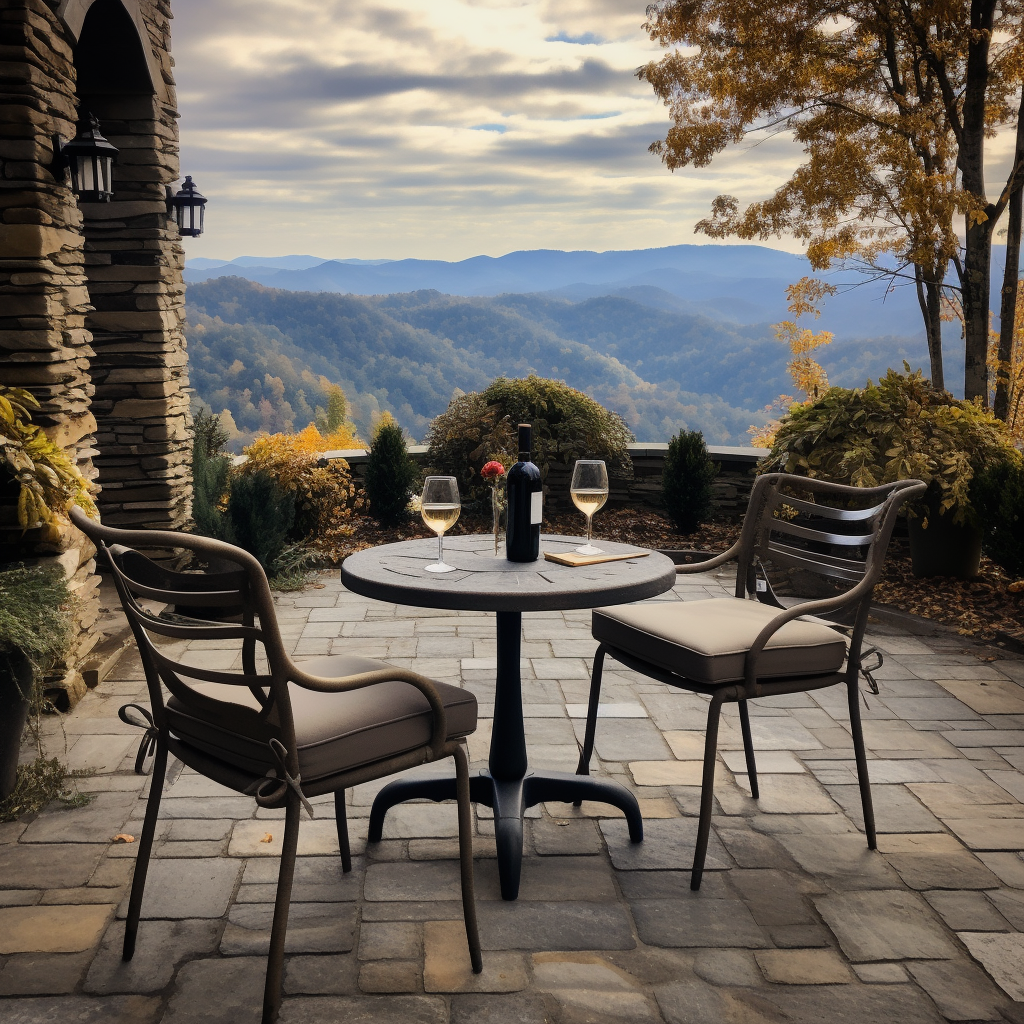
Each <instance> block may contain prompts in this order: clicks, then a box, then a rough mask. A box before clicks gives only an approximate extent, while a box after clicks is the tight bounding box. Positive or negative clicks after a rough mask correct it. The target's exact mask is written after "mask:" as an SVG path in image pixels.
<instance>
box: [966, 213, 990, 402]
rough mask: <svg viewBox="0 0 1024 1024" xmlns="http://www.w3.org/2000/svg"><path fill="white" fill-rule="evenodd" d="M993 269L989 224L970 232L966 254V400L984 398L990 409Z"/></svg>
mask: <svg viewBox="0 0 1024 1024" xmlns="http://www.w3.org/2000/svg"><path fill="white" fill-rule="evenodd" d="M991 269H992V228H991V225H990V224H989V222H988V221H984V222H982V223H980V224H978V223H975V224H973V225H972V226H971V227H970V228H969V229H968V231H967V250H966V252H965V254H964V283H963V297H964V334H965V337H966V343H965V352H964V398H966V399H967V400H968V401H970V400H971V399H974V398H979V399H981V404H982V407H983V408H988V332H989V278H990V274H991Z"/></svg>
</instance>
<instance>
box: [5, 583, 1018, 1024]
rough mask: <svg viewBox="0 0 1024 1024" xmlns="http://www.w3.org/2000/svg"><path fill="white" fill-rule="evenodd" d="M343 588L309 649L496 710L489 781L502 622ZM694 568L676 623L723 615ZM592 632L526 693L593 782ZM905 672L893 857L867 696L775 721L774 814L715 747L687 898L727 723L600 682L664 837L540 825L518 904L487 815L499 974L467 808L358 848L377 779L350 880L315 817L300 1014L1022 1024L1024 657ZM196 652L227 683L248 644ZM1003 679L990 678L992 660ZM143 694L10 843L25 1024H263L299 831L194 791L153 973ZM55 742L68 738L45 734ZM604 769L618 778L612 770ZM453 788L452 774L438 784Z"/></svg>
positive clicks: (536, 648)
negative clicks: (285, 858)
mask: <svg viewBox="0 0 1024 1024" xmlns="http://www.w3.org/2000/svg"><path fill="white" fill-rule="evenodd" d="M322 582H323V585H322V587H321V588H319V589H309V590H306V591H305V592H303V593H300V594H294V595H282V596H280V597H279V599H278V607H279V614H280V617H281V622H282V627H283V629H284V631H285V634H286V636H287V637H288V638H289V639H290V642H291V643H293V645H294V654H295V656H296V657H297V658H301V657H303V656H312V655H322V654H329V653H335V652H339V651H345V652H351V653H358V654H362V655H367V656H371V657H381V658H387V659H389V660H391V661H393V662H394V663H395V664H399V665H413V664H415V666H416V668H417V669H418V670H420V671H421V672H425V673H427V674H429V675H432V676H434V677H436V678H438V679H441V680H445V681H456V680H459V679H460V678H461V681H462V685H464V686H466V687H468V688H469V689H471V690H473V691H474V693H476V695H477V697H478V698H479V700H480V703H481V712H482V721H481V723H480V728H479V729H478V730H477V732H476V733H475V734H474V736H473V737H471V739H470V754H471V758H472V760H473V761H474V762H476V763H477V764H478V765H482V764H483V762H484V760H485V759H486V752H487V744H488V735H489V725H490V722H489V721H488V716H489V715H490V713H491V711H490V702H491V701H492V700H493V689H494V680H493V676H494V669H495V638H494V618H493V616H491V615H487V614H473V613H451V612H443V611H424V610H419V609H411V608H401V607H399V608H396V607H394V606H392V605H385V604H380V603H376V602H371V601H367V600H364V599H363V598H359V597H357V596H355V595H353V594H350V593H347V592H346V591H344V590H343V589H342V587H341V585H340V583H339V582H338V581H337V574H336V573H334V574H331V575H328V574H325V575H324V576H323V578H322ZM723 588H729V580H728V578H727V577H725V576H723V575H715V576H712V575H704V576H690V577H687V578H686V579H685V581H684V582H681V583H680V585H679V586H677V587H676V589H675V591H674V592H672V593H671V594H668V595H666V597H665V600H683V601H685V600H690V599H695V598H703V597H705V596H707V595H708V594H711V595H713V596H717V595H719V594H721V593H722V592H723ZM589 614H590V613H589V612H586V611H580V612H566V613H550V614H535V615H527V616H525V618H524V644H523V658H524V662H523V675H524V701H525V705H526V716H527V717H526V731H527V742H528V745H529V751H530V757H531V761H532V763H533V764H534V765H543V766H546V767H552V768H560V769H563V770H570V771H571V770H573V769H574V768H575V764H576V759H577V739H579V738H581V737H582V725H583V721H582V716H583V714H584V711H585V702H586V697H587V689H588V672H589V668H590V659H591V657H592V656H593V653H594V649H595V643H594V641H593V640H592V638H591V636H590V629H589ZM870 628H871V634H872V640H873V642H874V643H876V644H877V645H878V646H879V647H881V648H882V649H883V650H884V651H885V652H886V662H885V667H884V669H883V670H882V671H881V672H880V673H879V677H880V680H881V687H882V692H881V695H880V696H879V697H875V696H871V695H868V696H867V701H866V702H867V709H866V711H865V720H866V721H865V729H866V732H867V738H868V746H869V748H870V754H869V757H870V758H871V761H870V768H871V777H872V781H873V783H874V786H873V790H874V797H875V806H876V813H877V817H878V823H879V833H880V836H879V850H878V852H875V853H872V852H869V851H868V850H867V847H866V845H865V842H864V838H863V836H862V834H861V832H860V824H861V821H860V810H859V798H858V794H857V786H856V777H855V774H854V770H853V764H852V749H851V743H850V736H849V732H848V728H847V711H846V707H845V695H844V692H842V691H840V690H839V689H838V688H833V689H831V690H826V691H819V692H818V693H816V694H808V695H805V694H798V695H795V696H790V697H780V698H774V699H766V700H762V701H760V702H758V703H757V704H756V705H753V706H752V719H753V732H754V739H755V745H756V747H757V749H758V751H759V764H760V768H761V771H762V776H761V794H762V795H761V799H760V800H759V801H757V802H755V801H753V800H751V799H750V797H749V791H748V789H747V786H746V778H745V775H744V774H743V771H744V765H743V757H742V752H741V743H740V740H739V730H738V724H737V722H738V720H737V719H736V717H735V705H733V706H731V707H730V708H729V709H728V712H727V718H726V719H725V721H724V722H723V729H722V733H721V738H722V744H721V745H722V751H721V754H720V758H719V760H720V765H719V778H718V783H717V806H716V817H715V824H714V830H713V836H712V842H711V846H710V850H709V858H708V871H707V873H706V874H705V879H704V885H703V888H702V889H701V891H700V892H699V893H691V892H690V891H689V887H688V870H687V869H688V866H689V862H690V856H691V850H692V846H693V842H694V836H695V830H696V817H695V815H696V811H697V804H698V797H699V790H698V788H697V786H698V782H699V776H700V764H699V758H700V757H701V753H702V743H703V728H704V720H705V706H704V705H705V702H704V699H703V698H701V697H697V696H693V695H687V694H683V693H681V692H679V691H674V690H671V689H670V688H668V687H666V686H663V685H661V684H659V683H656V682H653V681H650V680H646V679H643V678H641V677H639V676H637V675H635V674H633V673H630V672H627V671H624V670H622V669H621V667H617V666H615V665H614V664H611V665H610V666H609V670H608V671H606V673H605V684H604V692H603V698H602V699H603V701H604V702H605V707H604V709H603V717H602V719H601V721H600V723H599V730H598V737H597V755H598V758H599V759H600V760H599V768H600V770H601V772H603V773H605V774H607V775H610V776H612V777H614V778H616V779H618V780H619V781H621V782H623V783H624V784H625V785H627V786H630V787H631V788H633V790H634V791H635V792H636V794H637V797H638V798H639V800H640V804H641V807H642V809H643V813H644V817H645V819H646V836H647V838H646V840H645V842H644V843H643V845H642V846H631V845H630V844H629V841H628V837H627V835H626V830H625V823H624V821H623V820H622V818H621V817H618V816H617V814H616V813H615V812H612V811H611V810H610V809H609V808H606V807H603V806H589V805H584V807H583V808H582V811H581V812H574V811H573V809H572V808H571V807H569V806H566V805H558V804H546V805H544V806H542V807H537V808H534V809H533V810H532V811H531V812H530V817H529V818H528V821H527V828H526V847H527V849H526V854H527V856H526V857H525V860H524V865H523V883H522V890H521V897H520V899H519V901H518V902H516V903H511V904H509V903H504V902H502V901H501V899H500V897H499V894H498V887H497V877H496V871H495V863H494V860H493V852H494V851H493V839H492V838H491V836H492V834H493V829H492V824H491V821H490V820H489V819H488V817H487V811H486V808H481V809H480V811H479V813H478V815H477V822H476V824H477V836H476V856H477V861H476V877H477V893H478V900H479V912H480V921H481V932H482V937H483V944H484V949H485V953H484V964H485V970H484V973H483V974H482V975H481V976H479V977H474V976H473V975H472V974H471V973H470V972H469V966H468V956H467V953H466V947H465V937H464V934H463V931H462V923H461V910H460V905H459V902H458V899H459V888H458V868H457V861H456V859H455V858H456V840H455V836H456V820H455V810H454V805H440V806H439V805H433V804H407V805H405V806H402V807H400V808H396V809H395V810H394V811H392V812H391V813H390V814H389V816H388V820H387V825H386V830H385V839H384V841H383V842H382V843H380V844H378V845H377V846H375V847H368V846H367V844H366V842H365V836H366V816H367V814H368V810H369V804H370V802H371V800H372V797H373V794H374V792H375V791H376V788H377V787H376V786H363V787H359V788H358V789H356V790H354V791H352V792H350V793H349V801H350V808H349V816H350V818H349V820H350V824H351V831H352V836H353V853H354V855H355V856H354V869H353V871H352V873H351V874H350V875H348V876H345V875H342V873H341V867H340V863H339V858H338V856H337V838H336V835H335V833H334V824H333V820H332V818H331V807H330V803H329V801H330V798H325V799H319V800H316V801H314V803H315V804H316V810H317V819H316V820H315V821H312V822H310V821H308V820H306V819H305V817H304V819H303V823H302V830H301V837H300V846H299V853H300V858H299V862H298V868H297V874H296V885H295V891H294V895H293V906H292V914H291V922H290V928H289V933H288V949H289V951H290V956H289V958H288V962H287V972H286V979H285V996H286V998H285V1002H284V1008H283V1011H282V1021H284V1022H285V1024H293V1022H308V1024H320V1022H327V1021H346V1022H348V1021H352V1022H356V1021H358V1022H361V1024H371V1022H372V1024H391V1022H394V1024H419V1022H422V1024H469V1022H472V1024H542V1022H551V1024H583V1022H592V1024H613V1022H617V1024H622V1022H630V1024H632V1022H637V1024H639V1022H644V1024H647V1022H651V1024H653V1022H661V1021H663V1022H666V1024H720V1022H725V1024H734V1022H735V1024H740V1022H743V1024H747V1022H751V1024H761V1022H775V1021H792V1022H797V1024H817V1022H821V1021H830V1022H835V1024H847V1022H849V1024H889V1022H893V1021H899V1022H900V1024H925V1022H941V1021H942V1020H948V1021H1000V1020H1008V1021H1014V1022H1018V1024H1022V1022H1024V859H1022V856H1021V850H1022V849H1024V687H1022V685H1021V684H1024V661H1022V660H1020V659H1018V658H1015V657H1014V656H1012V655H1006V654H1000V653H999V652H994V651H988V650H985V649H981V648H977V647H974V646H972V645H971V644H969V643H968V642H966V641H964V640H963V639H962V638H960V637H957V636H955V635H952V634H949V633H946V632H941V631H937V630H936V631H934V632H931V633H928V632H927V631H926V632H925V633H924V634H923V635H916V636H915V635H910V634H909V633H907V632H905V631H902V630H897V629H894V628H886V627H884V626H883V625H881V624H880V623H873V624H872V626H871V627H870ZM193 646H194V647H196V648H200V649H197V650H193V651H190V652H189V655H188V656H189V657H191V658H195V659H199V660H200V661H201V662H202V663H203V664H205V665H207V666H210V667H214V668H222V667H224V668H226V667H229V666H231V665H233V664H235V662H236V659H237V653H236V652H235V651H233V650H226V649H222V648H221V647H218V646H217V645H214V644H211V643H203V644H195V645H193ZM993 654H995V655H996V660H991V658H992V655H993ZM140 697H141V698H142V699H143V700H145V690H144V684H143V674H142V669H141V665H140V663H139V661H138V657H137V655H136V654H135V653H134V652H131V654H130V655H128V656H126V657H125V658H123V659H122V661H121V663H120V665H119V666H118V668H117V669H116V670H115V671H114V673H113V678H110V679H108V680H106V681H105V682H103V683H102V684H101V685H100V687H99V688H98V689H97V690H95V691H93V692H92V693H90V694H89V695H88V696H87V697H86V698H85V699H84V700H83V701H82V703H81V704H80V705H79V706H78V707H77V708H76V709H75V711H74V713H73V714H71V715H70V716H69V717H68V718H67V719H66V720H65V721H64V723H63V727H64V730H65V731H66V744H67V756H68V760H69V761H70V763H71V765H72V766H74V767H77V768H85V769H89V770H91V771H92V772H93V773H94V774H93V775H92V776H91V777H89V778H87V779H84V780H83V781H82V783H81V787H82V788H83V789H86V790H89V791H91V792H93V793H95V794H96V795H95V799H94V801H93V802H92V803H91V804H89V805H88V806H87V807H84V808H82V809H79V810H53V811H50V810H48V811H46V812H44V813H42V814H40V815H39V816H38V817H36V818H35V820H33V821H30V822H19V823H15V824H7V825H0V1024H14V1022H17V1024H35V1022H42V1021H56V1020H69V1021H77V1022H86V1024H90V1022H101V1021H102V1022H105V1024H106V1022H109V1024H128V1022H131V1024H151V1022H152V1024H155V1022H158V1021H163V1022H165V1024H249V1022H255V1021H257V1020H258V1019H259V1018H258V1007H259V1004H260V999H261V994H262V989H263V974H264V959H263V957H264V953H265V950H266V948H267V944H268V935H269V923H270V915H271V910H272V900H273V898H274V891H275V880H276V873H277V861H276V853H277V851H278V850H279V849H280V841H281V825H282V822H281V821H280V813H279V812H268V811H264V810H257V809H256V807H255V805H254V802H253V801H252V800H251V799H249V798H247V797H243V796H238V795H235V794H233V793H231V792H229V791H227V790H224V789H222V788H221V787H219V786H217V785H214V784H212V783H210V782H208V781H206V780H205V779H203V778H202V777H200V776H197V775H195V774H193V773H192V772H190V771H188V770H184V771H182V770H180V767H181V766H180V765H178V766H177V767H178V769H179V770H178V771H177V772H175V771H174V770H173V765H172V771H171V775H170V777H169V784H168V786H167V789H166V793H165V797H164V801H163V806H162V811H161V821H160V826H159V834H158V844H157V847H156V850H155V858H154V861H153V863H152V866H151V869H150V879H149V885H148V889H147V893H146V898H145V903H144V907H143V923H142V926H141V930H140V935H139V943H138V950H137V953H136V956H135V959H134V961H132V963H130V964H123V963H121V961H120V956H119V949H120V942H121V935H122V933H123V920H122V918H123V912H124V902H125V893H126V887H127V884H128V882H129V879H130V876H131V871H132V858H133V856H134V854H135V850H136V845H134V844H132V845H125V844H123V843H116V844H115V843H112V841H111V840H112V837H113V836H115V835H116V834H117V833H120V832H127V833H130V834H133V835H136V836H137V835H138V834H139V833H140V832H141V829H142V822H141V817H142V813H143V808H144V797H145V789H146V780H145V779H142V778H139V777H137V776H135V775H134V774H133V773H132V766H133V761H134V756H135V750H136V747H137V745H138V740H139V734H138V732H137V731H136V730H134V729H131V728H129V727H126V726H124V725H122V724H121V723H120V722H119V721H118V718H117V708H118V707H119V706H120V705H121V704H123V703H125V702H126V701H128V700H133V699H138V698H140ZM47 728H48V743H49V744H50V748H51V750H53V751H55V752H57V753H60V752H61V751H63V749H64V743H65V737H64V736H63V735H62V734H61V729H60V727H59V724H58V723H56V722H49V723H47ZM595 766H598V764H597V762H596V761H595ZM445 767H446V766H445V765H441V766H440V768H434V769H432V770H443V769H444V768H445Z"/></svg>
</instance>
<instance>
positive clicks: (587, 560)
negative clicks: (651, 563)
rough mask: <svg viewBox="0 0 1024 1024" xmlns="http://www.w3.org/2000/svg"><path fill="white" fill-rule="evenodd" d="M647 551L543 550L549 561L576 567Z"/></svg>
mask: <svg viewBox="0 0 1024 1024" xmlns="http://www.w3.org/2000/svg"><path fill="white" fill-rule="evenodd" d="M649 554H650V552H649V551H628V552H626V554H624V555H604V554H602V555H581V554H579V553H578V552H576V551H545V552H544V557H545V558H546V559H547V560H548V561H549V562H557V563H558V564H559V565H570V566H572V567H573V568H574V569H578V568H579V567H580V566H583V565H597V564H598V563H599V562H621V561H623V560H624V559H626V558H644V557H646V556H647V555H649Z"/></svg>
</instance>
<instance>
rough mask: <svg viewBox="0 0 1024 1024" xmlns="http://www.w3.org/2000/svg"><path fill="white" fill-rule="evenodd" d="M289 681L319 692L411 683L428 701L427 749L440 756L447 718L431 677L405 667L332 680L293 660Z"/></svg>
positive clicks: (446, 731)
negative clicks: (428, 741)
mask: <svg viewBox="0 0 1024 1024" xmlns="http://www.w3.org/2000/svg"><path fill="white" fill-rule="evenodd" d="M289 676H290V678H291V681H292V682H293V683H295V685H296V686H301V687H302V688H303V689H305V690H316V691H317V692H319V693H345V692H347V691H349V690H361V689H363V687H366V686H373V685H375V684H376V683H387V682H390V681H392V680H397V681H398V682H400V683H408V684H409V685H410V686H415V687H416V689H417V690H419V691H420V693H422V694H423V696H424V697H426V698H427V701H428V702H429V704H430V711H431V716H432V718H433V728H432V730H431V736H430V750H431V753H432V754H433V755H434V757H435V759H437V758H440V757H441V748H442V747H443V746H444V744H445V742H446V740H447V738H448V718H447V715H446V713H445V710H444V704H443V703H442V702H441V695H440V694H439V693H438V692H437V687H436V686H435V685H434V681H433V680H432V679H428V678H427V677H426V676H421V675H420V674H419V673H418V672H413V671H411V670H410V669H406V668H390V667H389V668H386V669H378V670H377V671H376V672H357V673H355V674H354V675H351V676H338V677H337V678H335V679H331V678H328V677H327V676H314V675H311V674H310V673H309V672H303V671H302V669H301V667H300V666H299V665H296V664H295V663H294V662H293V663H292V665H291V671H290V672H289Z"/></svg>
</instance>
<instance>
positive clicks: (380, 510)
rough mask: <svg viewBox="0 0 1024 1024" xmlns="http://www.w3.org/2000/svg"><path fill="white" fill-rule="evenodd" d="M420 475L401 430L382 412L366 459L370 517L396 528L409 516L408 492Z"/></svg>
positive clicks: (382, 524)
mask: <svg viewBox="0 0 1024 1024" xmlns="http://www.w3.org/2000/svg"><path fill="white" fill-rule="evenodd" d="M418 476H419V472H418V470H417V469H416V465H415V463H413V461H412V459H410V458H409V452H408V449H407V447H406V444H405V436H404V434H403V433H402V428H401V427H400V426H399V425H398V424H397V423H396V422H395V419H394V417H393V416H391V415H390V413H384V415H383V416H381V418H380V422H379V423H378V424H377V429H376V430H375V431H374V434H373V440H372V441H371V442H370V451H369V455H368V457H367V460H366V496H367V498H368V499H369V502H370V515H372V516H373V518H374V519H376V520H377V522H378V523H380V524H381V526H396V525H398V523H400V522H402V521H403V520H404V519H405V518H406V517H407V516H408V508H409V497H410V492H411V491H412V488H413V486H414V484H415V482H416V478H417V477H418Z"/></svg>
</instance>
